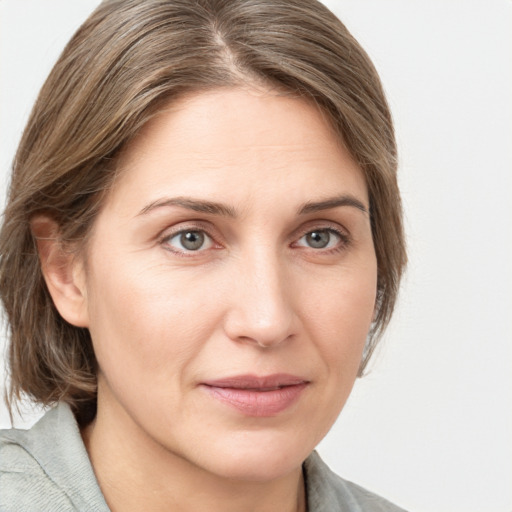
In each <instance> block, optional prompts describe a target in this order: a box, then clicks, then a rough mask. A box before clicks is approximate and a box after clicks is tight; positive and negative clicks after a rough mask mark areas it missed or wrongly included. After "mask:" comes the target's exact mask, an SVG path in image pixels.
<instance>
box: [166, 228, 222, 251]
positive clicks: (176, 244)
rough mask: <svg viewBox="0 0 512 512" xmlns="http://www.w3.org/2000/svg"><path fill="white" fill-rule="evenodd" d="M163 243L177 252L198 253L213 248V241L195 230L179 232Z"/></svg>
mask: <svg viewBox="0 0 512 512" xmlns="http://www.w3.org/2000/svg"><path fill="white" fill-rule="evenodd" d="M164 241H165V243H166V244H167V245H169V246H171V247H172V249H173V250H175V251H177V252H192V251H200V250H205V249H209V248H210V247H212V246H213V240H212V239H211V238H210V237H209V236H208V235H207V234H206V233H205V232H204V231H200V230H197V229H187V230H184V231H179V232H178V233H175V234H174V235H172V236H169V237H167V238H166V239H165V240H164Z"/></svg>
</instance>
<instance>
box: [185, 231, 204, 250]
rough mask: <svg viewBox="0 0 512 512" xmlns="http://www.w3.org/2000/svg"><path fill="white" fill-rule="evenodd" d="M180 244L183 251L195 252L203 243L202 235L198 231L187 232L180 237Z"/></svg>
mask: <svg viewBox="0 0 512 512" xmlns="http://www.w3.org/2000/svg"><path fill="white" fill-rule="evenodd" d="M180 242H181V245H182V246H183V247H185V249H188V250H189V251H197V249H200V248H201V246H202V245H203V243H204V234H203V233H201V232H199V231H187V232H186V233H183V234H182V235H181V237H180Z"/></svg>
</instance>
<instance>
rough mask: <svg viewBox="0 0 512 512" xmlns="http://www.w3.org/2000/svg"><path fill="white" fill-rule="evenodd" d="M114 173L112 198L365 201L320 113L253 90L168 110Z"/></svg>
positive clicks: (353, 168)
mask: <svg viewBox="0 0 512 512" xmlns="http://www.w3.org/2000/svg"><path fill="white" fill-rule="evenodd" d="M119 170H120V172H119V179H118V180H117V182H116V183H115V184H114V187H113V196H114V199H115V198H116V196H117V199H119V200H120V199H121V198H125V199H126V198H127V197H128V196H129V195H130V193H135V194H136V196H137V198H138V199H141V200H142V199H143V198H144V199H151V198H152V197H153V198H155V196H157V195H158V194H164V193H165V194H172V195H187V196H190V195H192V196H195V195H198V194H199V195H206V196H208V197H209V198H211V197H210V196H216V197H215V199H219V196H221V197H220V198H221V199H222V198H225V199H226V200H227V201H236V202H243V201H247V200H249V198H250V197H253V196H254V195H257V194H258V193H261V194H264V195H266V196H269V197H273V199H275V200H279V196H280V195H281V197H282V194H283V192H284V191H285V190H286V195H287V197H290V196H294V195H297V196H304V195H305V194H306V195H307V194H309V195H314V196H315V195H316V196H318V197H320V198H321V197H322V196H332V195H333V192H335V191H334V190H333V188H334V189H338V188H339V189H340V190H338V192H340V193H344V192H350V193H353V194H358V195H359V196H360V197H361V199H362V200H367V190H366V184H365V180H364V176H363V174H362V171H361V170H360V168H359V167H358V165H357V164H356V163H355V162H354V160H353V158H352V157H351V155H350V154H349V152H348V151H347V150H346V149H345V148H344V147H343V144H342V142H341V140H340V137H339V136H338V135H337V134H336V133H335V132H334V130H333V129H332V127H331V125H330V123H329V122H328V120H327V118H326V116H325V115H324V114H323V113H322V112H321V111H320V109H319V108H318V107H316V106H314V105H312V104H311V103H309V102H307V101H305V100H304V99H299V98H295V97H290V96H285V95H282V94H279V93H278V92H275V91H269V90H261V89H249V88H232V89H218V90H213V91H208V92H203V93H198V94H194V95H190V96H188V97H185V98H182V99H181V100H179V101H176V102H174V103H172V104H170V105H169V106H167V108H165V109H164V110H162V111H161V112H160V113H159V114H158V115H157V116H156V117H155V118H153V119H152V120H151V121H149V122H148V123H147V124H146V125H145V126H144V128H143V129H142V130H141V131H140V133H139V134H138V135H137V136H136V137H135V138H134V139H133V140H132V141H131V142H130V143H129V144H128V145H127V147H126V148H125V149H124V150H123V153H122V155H121V157H120V160H119ZM299 199H300V200H301V201H303V200H304V198H303V197H300V198H299V197H298V199H297V200H299Z"/></svg>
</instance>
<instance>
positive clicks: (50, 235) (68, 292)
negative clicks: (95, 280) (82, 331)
mask: <svg viewBox="0 0 512 512" xmlns="http://www.w3.org/2000/svg"><path fill="white" fill-rule="evenodd" d="M30 228H31V231H32V234H33V236H34V238H35V240H36V243H37V251H38V253H39V261H40V264H41V270H42V272H43V276H44V280H45V282H46V286H47V287H48V290H49V292H50V295H51V296H52V299H53V303H54V304H55V307H56V308H57V310H58V311H59V313H60V315H61V316H62V318H64V320H66V321H67V322H69V323H70V324H72V325H74V326H76V327H88V325H89V317H88V313H87V294H86V286H85V284H86V281H85V272H84V268H83V263H82V260H81V258H78V257H77V256H76V255H75V254H74V253H73V252H72V251H70V250H69V248H68V249H66V247H64V245H63V243H62V241H61V240H60V237H59V226H58V224H57V223H56V222H55V221H54V220H53V219H52V218H51V217H49V216H47V215H36V216H35V217H33V218H32V220H31V221H30Z"/></svg>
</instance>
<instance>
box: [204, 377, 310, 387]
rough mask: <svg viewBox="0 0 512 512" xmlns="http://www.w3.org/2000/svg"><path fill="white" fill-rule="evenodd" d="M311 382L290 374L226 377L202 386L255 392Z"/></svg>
mask: <svg viewBox="0 0 512 512" xmlns="http://www.w3.org/2000/svg"><path fill="white" fill-rule="evenodd" d="M308 382H309V381H308V380H307V379H304V378H303V377H298V376H296V375H290V374H288V373H276V374H273V375H264V376H257V375H235V376H233V377H224V378H221V379H214V380H207V381H204V382H202V383H201V384H203V385H205V386H210V387H216V388H230V389H254V390H261V391H265V390H272V389H279V388H283V387H286V386H297V385H299V384H307V383H308Z"/></svg>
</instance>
